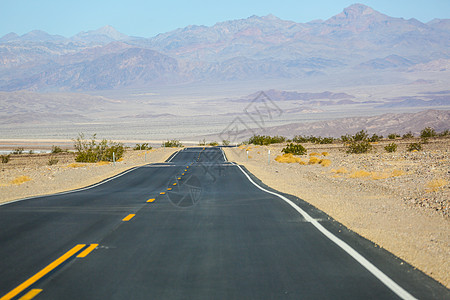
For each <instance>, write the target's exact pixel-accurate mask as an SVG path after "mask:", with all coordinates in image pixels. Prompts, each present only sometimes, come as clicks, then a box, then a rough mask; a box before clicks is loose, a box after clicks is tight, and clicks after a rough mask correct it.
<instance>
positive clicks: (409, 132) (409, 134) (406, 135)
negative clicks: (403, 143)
mask: <svg viewBox="0 0 450 300" xmlns="http://www.w3.org/2000/svg"><path fill="white" fill-rule="evenodd" d="M413 137H414V134H413V133H412V132H411V131H408V132H407V133H405V134H404V135H403V136H402V138H403V139H412V138H413Z"/></svg>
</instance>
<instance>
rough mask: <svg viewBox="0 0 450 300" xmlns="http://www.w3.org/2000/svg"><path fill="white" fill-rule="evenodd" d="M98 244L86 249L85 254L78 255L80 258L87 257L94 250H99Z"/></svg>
mask: <svg viewBox="0 0 450 300" xmlns="http://www.w3.org/2000/svg"><path fill="white" fill-rule="evenodd" d="M97 246H98V244H91V245H90V246H89V247H87V248H86V250H84V251H83V252H81V253H80V254H78V255H77V257H78V258H83V257H86V256H87V255H88V254H89V253H91V251H92V250H94V249H95V248H97Z"/></svg>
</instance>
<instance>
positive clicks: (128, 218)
mask: <svg viewBox="0 0 450 300" xmlns="http://www.w3.org/2000/svg"><path fill="white" fill-rule="evenodd" d="M134 216H135V214H129V215H128V216H126V217H125V218H123V219H122V221H124V222H128V221H130V220H131V219H133V218H134Z"/></svg>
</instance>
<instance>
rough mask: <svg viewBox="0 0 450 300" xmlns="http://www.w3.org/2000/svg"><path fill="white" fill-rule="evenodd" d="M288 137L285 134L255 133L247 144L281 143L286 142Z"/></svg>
mask: <svg viewBox="0 0 450 300" xmlns="http://www.w3.org/2000/svg"><path fill="white" fill-rule="evenodd" d="M286 140H287V139H286V138H285V137H284V136H278V135H277V136H269V135H254V136H252V137H251V138H250V139H249V140H248V141H247V142H246V144H253V145H260V146H262V145H270V144H280V143H284V142H286Z"/></svg>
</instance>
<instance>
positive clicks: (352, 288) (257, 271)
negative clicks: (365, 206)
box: [0, 147, 450, 300]
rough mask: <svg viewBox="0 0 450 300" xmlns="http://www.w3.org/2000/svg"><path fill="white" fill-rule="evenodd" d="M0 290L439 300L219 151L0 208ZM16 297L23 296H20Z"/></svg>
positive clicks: (60, 294)
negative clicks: (228, 159) (229, 160)
mask: <svg viewBox="0 0 450 300" xmlns="http://www.w3.org/2000/svg"><path fill="white" fill-rule="evenodd" d="M0 297H1V298H0V300H6V299H127V298H128V299H278V298H281V299H402V298H403V299H414V298H417V299H450V293H449V290H448V289H446V288H445V287H443V286H442V285H440V284H439V283H437V282H436V281H434V280H432V279H431V278H429V277H427V276H426V275H424V274H423V273H422V272H420V271H418V270H415V269H414V268H412V267H411V266H410V265H408V264H407V263H405V262H403V261H402V260H400V259H399V258H397V257H395V256H393V255H392V254H390V253H388V252H387V251H385V250H383V249H380V248H379V247H376V245H374V244H373V243H371V242H369V241H367V240H365V239H363V238H362V237H360V236H358V235H357V234H355V233H353V232H351V231H349V230H348V229H346V228H345V227H344V226H342V225H341V224H339V223H338V222H336V221H334V220H333V219H331V218H330V217H328V216H327V215H326V214H324V213H323V212H321V211H319V210H317V209H315V208H314V207H312V206H310V205H308V204H307V203H305V202H304V201H302V200H301V199H298V198H296V197H293V196H290V195H285V194H282V193H279V192H277V191H274V190H273V189H271V188H269V187H267V186H264V184H262V183H261V182H260V181H259V180H258V179H257V178H255V177H254V176H253V175H251V174H250V173H248V172H247V171H246V170H245V169H244V168H243V167H241V166H238V165H236V164H234V163H231V162H228V161H227V160H226V157H225V155H224V153H223V151H222V150H221V149H220V148H218V147H213V148H201V147H199V148H187V149H183V150H181V151H178V152H177V153H176V154H175V155H173V156H172V157H170V158H169V159H168V161H167V162H165V163H161V164H150V165H146V166H143V167H139V168H135V169H133V170H130V171H127V172H125V173H122V174H119V175H118V176H116V177H114V178H112V179H109V180H106V181H104V182H103V183H101V184H96V185H94V186H92V187H88V188H84V189H80V190H76V191H72V192H68V193H61V194H56V195H50V196H45V197H37V198H32V199H26V200H22V201H17V202H13V203H9V204H6V205H2V206H0ZM21 297H25V298H21Z"/></svg>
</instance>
